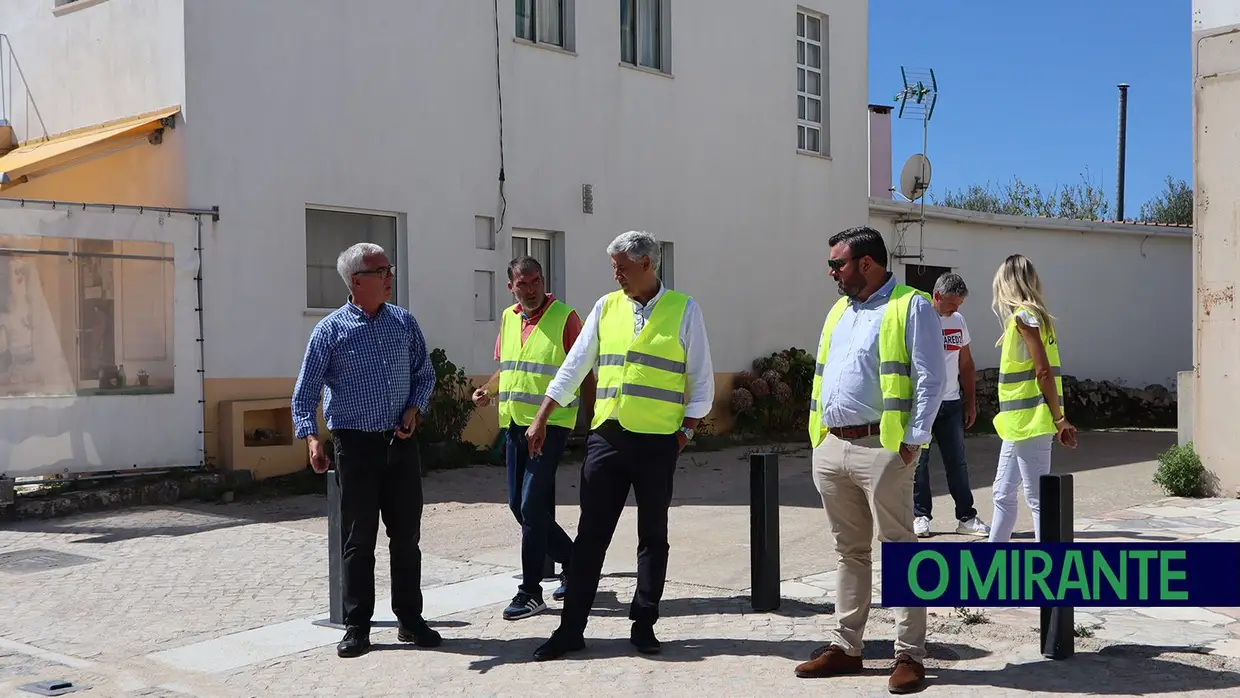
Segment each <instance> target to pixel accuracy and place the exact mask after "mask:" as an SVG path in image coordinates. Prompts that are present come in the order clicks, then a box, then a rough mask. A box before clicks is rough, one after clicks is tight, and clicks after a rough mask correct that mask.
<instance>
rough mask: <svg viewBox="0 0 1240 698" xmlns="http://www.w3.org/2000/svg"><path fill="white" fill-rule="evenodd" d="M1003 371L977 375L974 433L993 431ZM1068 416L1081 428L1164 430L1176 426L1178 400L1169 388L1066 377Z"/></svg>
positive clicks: (984, 371) (986, 369) (1066, 412)
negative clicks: (1139, 386)
mask: <svg viewBox="0 0 1240 698" xmlns="http://www.w3.org/2000/svg"><path fill="white" fill-rule="evenodd" d="M998 386H999V369H997V368H985V369H981V370H979V371H978V372H977V422H976V424H975V425H974V427H973V429H972V430H971V431H993V430H994V426H993V424H992V422H991V420H992V419H994V416H995V413H996V412H998V410H999V401H998V397H997V395H998ZM1063 392H1064V413H1065V414H1066V415H1067V417H1068V421H1069V422H1072V424H1073V425H1075V426H1077V427H1079V428H1091V429H1103V428H1122V427H1129V428H1132V427H1147V428H1149V427H1162V428H1174V427H1175V425H1176V397H1175V393H1174V392H1172V390H1170V389H1169V388H1166V387H1164V386H1161V385H1147V386H1145V387H1144V388H1129V387H1126V386H1122V385H1119V384H1117V383H1112V382H1111V381H1105V380H1104V381H1094V380H1077V379H1076V378H1075V377H1073V376H1064V377H1063Z"/></svg>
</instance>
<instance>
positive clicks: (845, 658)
mask: <svg viewBox="0 0 1240 698" xmlns="http://www.w3.org/2000/svg"><path fill="white" fill-rule="evenodd" d="M796 672H797V676H799V677H800V678H803V679H825V678H828V677H831V676H844V675H846V674H860V673H861V657H853V656H850V655H848V654H846V653H845V652H844V650H843V649H842V648H840V647H837V646H835V645H829V646H827V647H824V648H823V649H822V650H821V651H820V652H819V653H818V655H817V656H815V657H813V658H811V659H810V660H809V661H808V662H803V663H801V664H799V665H797V669H796Z"/></svg>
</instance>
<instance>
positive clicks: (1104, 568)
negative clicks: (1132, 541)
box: [1093, 550, 1128, 601]
mask: <svg viewBox="0 0 1240 698" xmlns="http://www.w3.org/2000/svg"><path fill="white" fill-rule="evenodd" d="M1093 567H1094V598H1095V599H1101V598H1102V580H1101V579H1100V578H1099V577H1106V578H1107V582H1108V583H1109V584H1110V585H1111V589H1112V590H1113V591H1114V592H1115V596H1116V597H1118V598H1119V600H1120V601H1123V600H1125V599H1127V598H1128V551H1127V550H1121V551H1119V577H1116V576H1115V570H1113V569H1111V565H1110V563H1108V562H1107V556H1106V555H1103V554H1102V551H1101V550H1095V551H1094V565H1093Z"/></svg>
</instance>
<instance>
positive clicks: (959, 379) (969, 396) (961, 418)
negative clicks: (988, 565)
mask: <svg viewBox="0 0 1240 698" xmlns="http://www.w3.org/2000/svg"><path fill="white" fill-rule="evenodd" d="M968 297H969V287H968V286H966V285H965V283H964V279H963V278H961V276H960V275H959V274H953V273H952V272H946V273H944V274H943V275H942V276H940V277H939V278H938V280H937V281H935V282H934V295H933V298H932V300H931V303H932V304H933V305H934V310H935V312H937V313H938V315H939V322H940V323H941V324H942V326H943V353H944V360H945V361H946V367H947V375H946V377H945V379H944V381H945V382H944V383H943V401H942V402H941V403H940V404H939V411H938V414H937V415H936V416H935V418H934V426H933V427H931V429H930V431H931V433H932V434H934V443H936V444H938V447H939V456H940V457H941V458H942V459H943V469H944V470H945V471H946V474H947V491H948V492H950V493H951V495H952V501H953V503H955V505H956V512H955V513H956V533H960V534H964V535H969V536H982V537H986V536H988V535H990V527H989V526H987V525H986V523H985V522H984V521H982V520H981V519H980V518H978V515H977V509H976V508H975V507H974V506H973V490H972V489H970V487H969V465H968V461H967V459H966V458H965V449H964V431H965V429H968V428H969V427H971V426H973V421H974V420H975V419H976V418H977V408H976V402H975V401H974V397H975V390H974V385H975V382H976V369H975V368H974V365H973V354H972V353H971V352H970V350H969V344H970V338H969V326H968V324H967V323H965V321H964V316H963V315H961V314H960V306H961V305H963V304H964V301H965V299H966V298H968ZM933 497H934V495H932V494H931V493H930V449H928V448H927V449H923V450H922V452H921V457H920V458H918V460H917V473H916V474H915V475H914V477H913V517H914V518H913V532H914V533H916V534H917V537H918V538H926V537H928V536H929V535H930V519H931V518H933V517H932V516H931V508H932V507H933V506H934V499H933Z"/></svg>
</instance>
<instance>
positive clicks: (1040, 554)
mask: <svg viewBox="0 0 1240 698" xmlns="http://www.w3.org/2000/svg"><path fill="white" fill-rule="evenodd" d="M1034 560H1041V561H1042V570H1041V571H1040V572H1034V571H1033V561H1034ZM1050 573H1051V556H1050V554H1049V553H1047V552H1046V551H1044V550H1026V551H1025V600H1026V601H1028V600H1031V599H1033V585H1034V584H1037V585H1038V586H1039V587H1041V588H1042V598H1044V599H1048V600H1049V599H1054V598H1055V595H1054V594H1052V593H1051V589H1050V587H1048V586H1046V577H1047V575H1049V574H1050Z"/></svg>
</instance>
